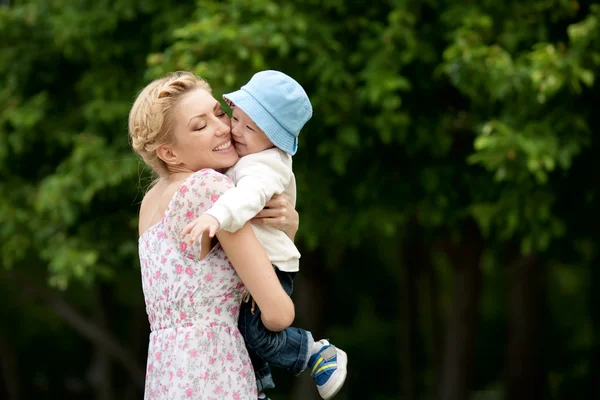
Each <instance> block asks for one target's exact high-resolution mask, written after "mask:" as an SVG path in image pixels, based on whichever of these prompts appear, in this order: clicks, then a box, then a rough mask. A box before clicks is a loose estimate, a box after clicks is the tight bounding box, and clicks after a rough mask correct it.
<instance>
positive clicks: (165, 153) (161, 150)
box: [156, 144, 179, 165]
mask: <svg viewBox="0 0 600 400" xmlns="http://www.w3.org/2000/svg"><path fill="white" fill-rule="evenodd" d="M156 155H157V156H158V158H160V159H161V160H163V161H164V162H165V163H166V164H167V165H177V164H179V157H177V154H175V152H174V151H173V149H171V147H169V146H168V145H166V144H163V145H160V146H158V148H157V149H156Z"/></svg>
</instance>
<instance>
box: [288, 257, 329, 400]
mask: <svg viewBox="0 0 600 400" xmlns="http://www.w3.org/2000/svg"><path fill="white" fill-rule="evenodd" d="M302 260H303V262H302V272H301V273H299V274H298V275H297V277H296V281H295V282H294V287H295V288H296V287H297V288H298V290H296V289H294V293H293V295H292V296H293V298H294V305H295V308H296V321H297V324H298V326H301V327H303V328H305V329H306V330H308V331H310V332H311V333H312V335H313V336H314V339H315V340H319V339H320V338H321V335H322V318H323V311H324V308H323V306H322V304H323V303H322V300H323V297H322V293H324V288H323V286H325V285H326V283H325V284H324V283H323V281H324V278H325V277H324V273H323V270H324V265H322V263H321V260H322V258H321V257H319V255H318V254H314V253H308V252H305V253H302ZM295 324H296V323H295ZM290 397H291V399H292V400H319V399H320V398H321V397H320V396H319V393H318V392H317V390H316V387H315V382H314V381H313V379H312V377H311V376H310V373H308V372H307V371H305V372H304V373H302V374H300V375H299V376H298V377H297V378H295V379H294V385H293V387H292V391H291V396H290Z"/></svg>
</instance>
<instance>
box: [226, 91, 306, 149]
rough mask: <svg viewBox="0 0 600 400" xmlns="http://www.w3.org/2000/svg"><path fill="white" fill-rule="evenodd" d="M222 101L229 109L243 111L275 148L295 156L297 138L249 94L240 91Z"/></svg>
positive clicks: (227, 95)
mask: <svg viewBox="0 0 600 400" xmlns="http://www.w3.org/2000/svg"><path fill="white" fill-rule="evenodd" d="M223 99H225V101H226V102H227V104H228V105H229V106H230V107H239V108H240V109H241V110H242V111H244V112H245V113H246V114H247V115H248V117H250V119H252V121H254V123H255V124H256V125H257V126H258V127H259V128H260V129H261V130H262V131H263V132H264V133H265V135H267V137H268V138H269V140H270V141H271V143H273V144H274V145H275V146H276V147H278V148H279V149H281V150H283V151H285V152H286V153H289V154H290V155H292V156H293V155H294V154H296V151H297V150H298V138H297V137H295V136H294V135H293V134H292V133H290V132H288V131H287V129H285V128H284V127H283V126H281V124H280V123H279V122H277V120H276V119H275V118H273V116H272V115H271V114H270V113H269V112H268V111H267V110H266V109H265V108H264V107H263V106H262V105H261V104H260V102H258V100H256V99H255V98H254V97H253V96H252V95H251V94H250V93H248V92H247V91H246V90H244V89H240V90H236V91H235V92H231V93H227V94H224V95H223Z"/></svg>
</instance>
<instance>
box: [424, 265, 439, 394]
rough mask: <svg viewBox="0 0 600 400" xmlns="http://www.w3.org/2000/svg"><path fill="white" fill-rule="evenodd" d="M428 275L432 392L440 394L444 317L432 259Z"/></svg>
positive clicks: (427, 269) (427, 271)
mask: <svg viewBox="0 0 600 400" xmlns="http://www.w3.org/2000/svg"><path fill="white" fill-rule="evenodd" d="M425 273H426V275H427V284H428V289H429V301H430V304H429V307H430V310H429V313H430V315H431V348H432V355H433V357H432V360H431V369H432V370H433V377H434V381H433V387H432V388H431V391H432V392H433V393H438V392H439V384H440V382H441V365H442V348H443V337H442V332H443V326H442V317H441V315H440V297H439V290H440V287H439V284H438V280H437V276H436V271H435V269H434V267H433V263H432V262H431V259H428V265H427V267H426V268H425Z"/></svg>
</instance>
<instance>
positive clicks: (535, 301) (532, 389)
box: [506, 254, 543, 400]
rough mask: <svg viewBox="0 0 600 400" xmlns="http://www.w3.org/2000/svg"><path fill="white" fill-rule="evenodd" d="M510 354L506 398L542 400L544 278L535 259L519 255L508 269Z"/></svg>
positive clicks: (508, 354) (512, 399) (531, 256)
mask: <svg viewBox="0 0 600 400" xmlns="http://www.w3.org/2000/svg"><path fill="white" fill-rule="evenodd" d="M507 282H508V285H507V286H508V307H507V308H508V353H507V377H506V380H507V381H506V398H507V399H510V400H521V399H522V400H529V399H541V398H542V395H543V389H542V388H543V383H542V374H541V371H540V363H539V362H538V360H539V353H538V350H539V349H538V343H539V337H538V336H537V333H538V316H539V315H540V310H539V304H540V298H541V295H542V293H541V290H542V284H541V283H542V274H541V268H540V265H539V262H538V259H537V257H536V256H535V255H529V256H523V255H520V254H519V255H518V256H517V257H516V259H515V260H514V262H512V263H511V264H510V265H509V266H508V268H507Z"/></svg>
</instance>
